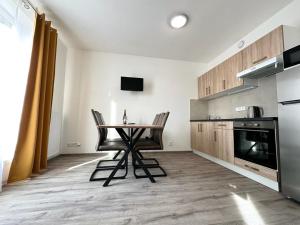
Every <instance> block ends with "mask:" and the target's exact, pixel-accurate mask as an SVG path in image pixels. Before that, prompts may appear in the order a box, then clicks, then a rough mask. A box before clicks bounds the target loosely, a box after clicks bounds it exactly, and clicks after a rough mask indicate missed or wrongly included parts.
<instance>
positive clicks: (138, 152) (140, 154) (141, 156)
mask: <svg viewBox="0 0 300 225" xmlns="http://www.w3.org/2000/svg"><path fill="white" fill-rule="evenodd" d="M137 154H138V155H139V157H140V158H141V159H144V156H143V155H142V153H140V151H137Z"/></svg>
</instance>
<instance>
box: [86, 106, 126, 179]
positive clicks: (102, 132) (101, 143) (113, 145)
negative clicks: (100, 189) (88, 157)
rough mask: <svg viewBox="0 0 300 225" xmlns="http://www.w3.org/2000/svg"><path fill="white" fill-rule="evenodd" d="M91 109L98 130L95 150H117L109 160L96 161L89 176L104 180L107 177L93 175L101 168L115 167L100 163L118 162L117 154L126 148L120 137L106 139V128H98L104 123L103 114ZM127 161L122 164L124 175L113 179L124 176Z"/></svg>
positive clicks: (101, 169)
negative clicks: (94, 167)
mask: <svg viewBox="0 0 300 225" xmlns="http://www.w3.org/2000/svg"><path fill="white" fill-rule="evenodd" d="M91 111H92V115H93V118H94V121H95V124H96V127H97V131H98V140H97V144H96V151H118V152H117V154H116V155H115V156H114V157H113V158H112V159H109V160H100V161H99V162H98V163H97V166H96V169H95V170H94V172H93V173H92V175H91V177H90V181H98V180H106V179H107V178H106V177H105V178H95V175H96V173H97V172H99V171H103V170H112V169H114V168H115V165H108V166H101V164H104V163H107V162H118V161H119V159H117V157H118V155H119V154H120V153H121V152H122V151H125V150H126V146H125V145H124V144H123V142H122V140H120V139H108V138H107V133H108V132H107V128H100V127H99V125H104V124H105V122H104V119H103V116H102V114H101V113H100V112H98V111H96V110H93V109H92V110H91ZM127 164H128V162H127V160H126V162H125V164H124V165H122V167H121V168H122V169H124V168H125V169H126V174H125V175H124V176H119V177H115V178H114V179H123V178H125V177H126V175H127V170H128V166H127Z"/></svg>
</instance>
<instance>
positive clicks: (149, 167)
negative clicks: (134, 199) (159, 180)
mask: <svg viewBox="0 0 300 225" xmlns="http://www.w3.org/2000/svg"><path fill="white" fill-rule="evenodd" d="M145 167H147V168H148V169H151V168H155V169H157V168H158V169H160V171H161V173H160V174H152V173H151V170H148V171H149V172H150V173H151V175H152V177H166V176H167V173H166V171H165V170H164V169H163V168H162V167H161V166H159V165H145ZM138 169H142V168H141V167H140V166H135V167H134V168H133V173H134V176H135V178H137V179H140V178H148V176H146V175H137V174H136V171H137V170H138Z"/></svg>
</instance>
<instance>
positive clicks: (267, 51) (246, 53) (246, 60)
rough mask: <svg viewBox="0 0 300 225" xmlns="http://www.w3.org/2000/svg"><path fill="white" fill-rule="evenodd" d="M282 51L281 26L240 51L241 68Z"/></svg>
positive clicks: (250, 65) (253, 64)
mask: <svg viewBox="0 0 300 225" xmlns="http://www.w3.org/2000/svg"><path fill="white" fill-rule="evenodd" d="M282 52H283V26H280V27H278V28H276V29H275V30H273V31H271V32H270V33H268V34H267V35H265V36H263V37H262V38H260V39H259V40H257V41H256V42H254V43H253V44H251V45H250V46H248V47H247V48H245V49H244V50H243V51H242V57H243V70H245V69H247V68H249V67H252V66H255V65H256V64H258V63H260V62H262V61H264V60H266V59H270V58H272V57H275V56H277V55H279V54H281V53H282Z"/></svg>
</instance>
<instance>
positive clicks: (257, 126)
mask: <svg viewBox="0 0 300 225" xmlns="http://www.w3.org/2000/svg"><path fill="white" fill-rule="evenodd" d="M233 126H234V156H235V157H237V158H240V159H243V160H246V161H249V162H253V163H256V164H259V165H261V166H265V167H268V168H271V169H274V170H277V164H278V163H277V134H276V133H277V132H276V129H277V121H275V120H273V121H234V123H233Z"/></svg>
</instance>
